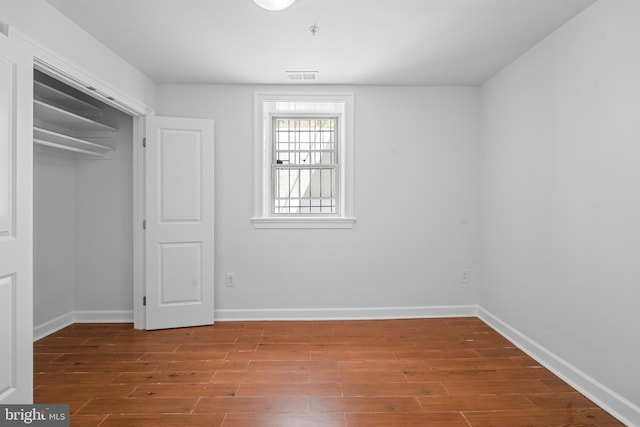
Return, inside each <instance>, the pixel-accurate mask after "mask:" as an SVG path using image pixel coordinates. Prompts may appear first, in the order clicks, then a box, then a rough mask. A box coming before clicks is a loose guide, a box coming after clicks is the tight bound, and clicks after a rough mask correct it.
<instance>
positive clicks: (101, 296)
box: [74, 108, 133, 319]
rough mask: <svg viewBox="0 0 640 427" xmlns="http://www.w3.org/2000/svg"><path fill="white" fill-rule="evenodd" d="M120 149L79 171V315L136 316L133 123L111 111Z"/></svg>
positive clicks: (109, 120)
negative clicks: (84, 312) (134, 288)
mask: <svg viewBox="0 0 640 427" xmlns="http://www.w3.org/2000/svg"><path fill="white" fill-rule="evenodd" d="M103 120H104V122H105V123H109V124H114V125H115V126H116V127H117V128H118V132H117V133H115V134H113V142H112V143H113V144H115V145H116V146H117V148H116V150H115V151H114V153H113V158H112V159H109V160H85V161H78V162H77V165H76V180H77V183H76V222H75V226H76V247H77V249H78V250H77V254H76V286H75V304H74V309H75V310H76V311H81V312H82V311H89V312H105V311H107V312H109V311H111V312H115V313H113V315H114V316H115V317H116V318H118V316H120V317H119V318H120V319H122V316H124V318H128V317H130V316H131V314H130V313H131V311H132V310H133V235H132V232H133V148H132V135H133V128H132V127H133V121H132V119H131V118H130V117H128V116H126V115H124V114H122V113H120V112H117V111H114V110H111V109H108V108H107V109H105V117H104V118H103Z"/></svg>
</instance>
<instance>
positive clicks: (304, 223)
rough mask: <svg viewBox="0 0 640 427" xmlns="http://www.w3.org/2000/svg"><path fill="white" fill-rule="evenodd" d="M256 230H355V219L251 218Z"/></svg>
mask: <svg viewBox="0 0 640 427" xmlns="http://www.w3.org/2000/svg"><path fill="white" fill-rule="evenodd" d="M251 222H252V223H253V227H254V228H344V229H346V228H353V226H354V225H355V223H356V219H355V218H346V217H333V218H319V217H308V218H307V217H305V218H300V217H298V218H281V217H260V218H251Z"/></svg>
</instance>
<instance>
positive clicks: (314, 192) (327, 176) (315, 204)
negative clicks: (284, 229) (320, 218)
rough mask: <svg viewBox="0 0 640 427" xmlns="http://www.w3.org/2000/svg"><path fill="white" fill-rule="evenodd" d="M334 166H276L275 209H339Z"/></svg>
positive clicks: (299, 211)
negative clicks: (337, 207)
mask: <svg viewBox="0 0 640 427" xmlns="http://www.w3.org/2000/svg"><path fill="white" fill-rule="evenodd" d="M335 176H336V175H335V169H334V168H333V167H327V168H291V167H277V166H276V168H275V173H274V179H275V185H274V193H275V194H274V213H276V214H309V213H322V214H334V213H336V199H335Z"/></svg>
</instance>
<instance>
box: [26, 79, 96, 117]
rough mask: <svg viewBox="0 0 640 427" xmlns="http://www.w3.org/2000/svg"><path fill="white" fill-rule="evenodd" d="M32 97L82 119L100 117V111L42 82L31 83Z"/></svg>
mask: <svg viewBox="0 0 640 427" xmlns="http://www.w3.org/2000/svg"><path fill="white" fill-rule="evenodd" d="M33 95H34V97H35V98H36V99H37V100H39V101H42V102H44V103H47V104H51V105H54V106H56V107H59V108H61V109H63V110H67V111H70V112H72V113H75V114H77V115H80V116H83V117H102V109H100V108H99V107H96V106H95V105H93V104H89V103H88V102H85V101H83V100H81V99H78V98H76V97H75V96H73V95H70V94H68V93H66V92H63V91H61V90H58V89H56V88H53V87H51V86H49V85H47V84H45V83H43V82H39V81H34V82H33Z"/></svg>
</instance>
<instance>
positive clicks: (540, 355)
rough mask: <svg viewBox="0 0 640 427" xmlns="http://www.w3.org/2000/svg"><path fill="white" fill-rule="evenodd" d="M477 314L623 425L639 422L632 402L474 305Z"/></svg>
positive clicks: (638, 410) (631, 426)
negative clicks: (476, 308)
mask: <svg viewBox="0 0 640 427" xmlns="http://www.w3.org/2000/svg"><path fill="white" fill-rule="evenodd" d="M477 316H478V317H479V318H480V319H482V321H484V322H485V323H487V324H488V325H489V326H491V327H492V328H493V329H494V330H495V331H496V332H498V333H499V334H501V335H502V336H504V337H505V338H506V339H508V340H509V341H510V342H511V343H513V344H514V345H515V346H516V347H518V348H520V350H522V351H524V352H525V353H527V354H528V355H529V356H531V357H532V358H533V359H535V360H536V361H537V362H539V363H540V364H541V365H543V366H544V367H545V368H547V369H549V370H550V371H551V372H553V373H554V374H555V375H557V376H558V377H560V378H561V379H562V380H563V381H564V382H566V383H568V384H569V385H571V386H572V387H573V388H575V389H576V390H578V391H579V392H580V393H582V394H583V395H585V396H586V397H587V398H589V399H590V400H592V401H593V402H595V403H596V404H597V405H598V406H600V407H601V408H602V409H604V410H605V411H607V412H609V413H610V414H611V415H613V416H614V417H616V418H617V419H618V420H620V421H621V422H623V423H624V424H625V425H627V426H628V427H639V426H640V407H638V406H637V405H636V404H634V403H633V402H630V401H629V400H627V399H625V398H624V397H622V396H620V395H619V394H618V393H616V392H615V391H613V390H611V389H610V388H608V387H607V386H605V385H604V384H601V383H600V382H598V381H597V380H595V379H594V378H592V377H591V376H589V375H588V374H586V373H584V372H583V371H581V370H579V369H578V368H576V367H575V366H573V365H572V364H571V363H569V362H567V361H566V360H564V359H562V358H561V357H559V356H557V355H556V354H554V353H553V352H551V351H549V350H548V349H546V348H545V347H543V346H542V345H540V344H538V343H537V342H535V341H533V340H532V339H530V338H529V337H527V336H526V335H524V334H523V333H521V332H520V331H518V330H516V329H515V328H513V327H511V326H510V325H508V324H507V323H505V322H504V321H502V320H501V319H499V318H498V317H496V316H494V315H493V314H491V313H489V312H488V311H486V310H485V309H483V308H482V307H479V308H478V313H477Z"/></svg>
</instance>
